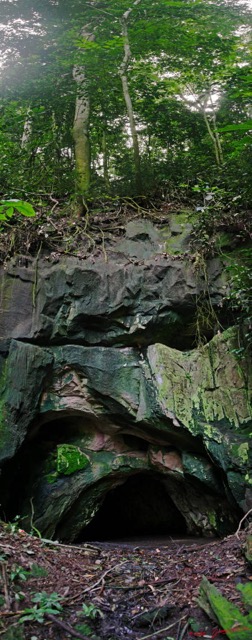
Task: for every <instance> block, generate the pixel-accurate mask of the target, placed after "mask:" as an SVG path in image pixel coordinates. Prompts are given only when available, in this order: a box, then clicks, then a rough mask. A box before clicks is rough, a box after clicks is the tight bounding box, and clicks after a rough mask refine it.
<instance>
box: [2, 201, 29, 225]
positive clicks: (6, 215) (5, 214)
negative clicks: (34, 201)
mask: <svg viewBox="0 0 252 640" xmlns="http://www.w3.org/2000/svg"><path fill="white" fill-rule="evenodd" d="M15 211H17V212H18V213H21V214H22V216H25V217H26V218H33V217H34V216H35V215H36V213H35V211H34V209H33V207H32V206H31V204H29V202H24V201H23V200H0V220H4V221H5V222H6V220H9V219H10V218H12V216H13V214H14V212H15Z"/></svg>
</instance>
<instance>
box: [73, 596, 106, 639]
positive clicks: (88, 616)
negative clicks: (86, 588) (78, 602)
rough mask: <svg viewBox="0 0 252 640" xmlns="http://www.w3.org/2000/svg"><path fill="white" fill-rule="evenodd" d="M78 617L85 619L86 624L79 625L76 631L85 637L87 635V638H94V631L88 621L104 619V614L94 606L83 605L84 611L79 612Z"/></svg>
mask: <svg viewBox="0 0 252 640" xmlns="http://www.w3.org/2000/svg"><path fill="white" fill-rule="evenodd" d="M77 616H78V617H80V618H85V622H82V623H80V624H77V625H76V626H75V629H76V631H79V632H80V633H83V635H86V636H93V633H94V632H93V629H92V627H91V626H90V624H88V622H87V620H89V621H90V622H91V621H92V622H93V621H94V620H96V619H97V618H99V617H100V618H103V613H102V611H101V610H100V609H99V608H98V607H96V606H95V605H94V604H92V603H90V604H86V603H84V604H83V605H82V610H81V611H78V612H77Z"/></svg>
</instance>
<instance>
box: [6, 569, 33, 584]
mask: <svg viewBox="0 0 252 640" xmlns="http://www.w3.org/2000/svg"><path fill="white" fill-rule="evenodd" d="M28 575H29V572H28V571H25V569H24V568H23V567H21V566H20V565H13V566H12V568H11V573H10V579H11V580H12V582H16V581H18V580H23V582H26V580H27V576H28Z"/></svg>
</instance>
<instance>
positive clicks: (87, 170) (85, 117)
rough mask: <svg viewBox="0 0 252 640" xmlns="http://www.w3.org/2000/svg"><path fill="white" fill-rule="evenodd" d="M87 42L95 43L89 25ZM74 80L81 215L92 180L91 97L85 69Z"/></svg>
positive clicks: (85, 34) (76, 69) (84, 33)
mask: <svg viewBox="0 0 252 640" xmlns="http://www.w3.org/2000/svg"><path fill="white" fill-rule="evenodd" d="M81 35H82V37H83V38H84V39H85V40H89V41H93V40H94V35H93V34H91V33H89V32H88V25H87V26H86V27H84V28H83V30H82V32H81ZM73 78H74V80H75V82H76V89H77V92H76V102H75V114H74V122H73V140H74V155H75V169H76V193H77V200H78V204H79V215H82V214H83V213H85V212H86V210H87V207H86V202H85V198H86V196H87V194H88V191H89V187H90V179H91V149H90V139H89V122H90V97H89V94H88V89H87V83H86V75H85V69H84V67H78V66H75V67H74V69H73Z"/></svg>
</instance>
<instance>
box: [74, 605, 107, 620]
mask: <svg viewBox="0 0 252 640" xmlns="http://www.w3.org/2000/svg"><path fill="white" fill-rule="evenodd" d="M78 615H82V616H84V617H85V618H90V620H95V619H96V618H99V617H100V618H103V613H102V612H101V610H100V609H98V607H96V606H95V605H94V604H92V603H91V604H86V603H83V605H82V610H81V611H80V612H79V613H78Z"/></svg>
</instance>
